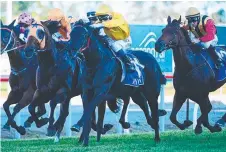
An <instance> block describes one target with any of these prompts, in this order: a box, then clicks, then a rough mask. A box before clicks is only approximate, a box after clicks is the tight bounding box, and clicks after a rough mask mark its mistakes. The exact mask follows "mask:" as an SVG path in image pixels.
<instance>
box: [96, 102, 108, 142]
mask: <svg viewBox="0 0 226 152" xmlns="http://www.w3.org/2000/svg"><path fill="white" fill-rule="evenodd" d="M105 110H106V101H104V102H102V103H100V104H99V105H98V120H97V142H99V141H100V138H101V134H102V130H103V123H104V114H105Z"/></svg>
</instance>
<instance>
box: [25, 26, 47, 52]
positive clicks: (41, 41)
mask: <svg viewBox="0 0 226 152" xmlns="http://www.w3.org/2000/svg"><path fill="white" fill-rule="evenodd" d="M27 30H28V34H27V40H29V37H30V36H33V37H35V38H36V40H37V41H38V42H39V48H40V49H43V48H44V47H45V36H44V38H43V39H39V38H38V36H37V30H42V31H44V32H45V30H44V28H43V27H42V26H41V24H40V25H39V23H38V24H32V25H31V26H29V27H28V28H27Z"/></svg>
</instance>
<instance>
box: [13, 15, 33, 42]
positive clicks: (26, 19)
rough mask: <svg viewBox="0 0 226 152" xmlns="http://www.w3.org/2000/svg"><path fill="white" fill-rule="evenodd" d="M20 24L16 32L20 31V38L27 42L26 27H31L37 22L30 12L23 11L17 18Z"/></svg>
mask: <svg viewBox="0 0 226 152" xmlns="http://www.w3.org/2000/svg"><path fill="white" fill-rule="evenodd" d="M17 20H18V21H17V23H18V25H16V31H17V32H16V33H17V34H18V33H19V39H20V40H22V41H23V42H26V37H25V35H24V34H25V29H26V28H27V27H29V26H30V25H31V24H32V23H34V22H35V20H34V19H33V18H32V16H31V15H30V14H29V13H26V12H24V13H21V14H20V15H19V17H18V19H17Z"/></svg>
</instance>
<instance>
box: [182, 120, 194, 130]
mask: <svg viewBox="0 0 226 152" xmlns="http://www.w3.org/2000/svg"><path fill="white" fill-rule="evenodd" d="M192 124H193V122H192V121H190V120H185V121H184V126H185V128H188V127H190V126H191V125H192Z"/></svg>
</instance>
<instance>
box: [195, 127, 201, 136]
mask: <svg viewBox="0 0 226 152" xmlns="http://www.w3.org/2000/svg"><path fill="white" fill-rule="evenodd" d="M201 133H202V127H201V126H196V127H195V134H196V135H199V134H201Z"/></svg>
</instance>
